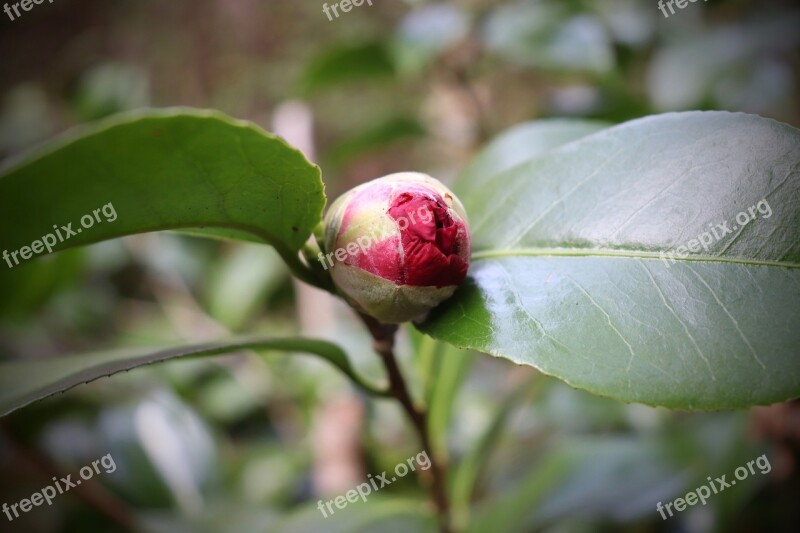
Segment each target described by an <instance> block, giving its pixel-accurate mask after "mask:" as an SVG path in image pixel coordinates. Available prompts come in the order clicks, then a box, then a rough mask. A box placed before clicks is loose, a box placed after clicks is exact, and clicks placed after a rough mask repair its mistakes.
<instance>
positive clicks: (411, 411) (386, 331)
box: [359, 313, 453, 533]
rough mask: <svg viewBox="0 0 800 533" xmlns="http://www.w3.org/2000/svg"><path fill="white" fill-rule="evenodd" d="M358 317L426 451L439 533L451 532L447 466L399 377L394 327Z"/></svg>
mask: <svg viewBox="0 0 800 533" xmlns="http://www.w3.org/2000/svg"><path fill="white" fill-rule="evenodd" d="M359 314H360V313H359ZM360 316H361V320H363V322H364V324H366V326H367V329H369V332H370V333H371V334H372V338H373V339H374V349H375V351H376V352H377V353H378V355H380V356H381V359H382V360H383V365H384V366H385V367H386V373H387V375H388V377H389V394H390V395H392V396H394V397H395V398H396V399H397V400H398V401H399V402H400V405H402V406H403V409H404V410H405V412H406V415H408V418H409V419H410V420H411V423H412V425H413V426H414V429H415V431H416V432H417V436H418V437H419V440H420V442H421V443H422V448H423V449H424V450H425V451H426V452H427V453H428V458H429V459H430V463H431V466H430V469H429V472H430V485H429V490H430V492H431V497H432V499H433V503H434V505H435V506H436V511H437V515H438V518H439V531H441V533H451V532H452V531H453V530H452V528H451V525H450V501H449V499H448V496H447V479H446V478H447V469H446V466H445V465H444V463H443V462H441V461H440V460H439V458H438V457H437V455H436V453H435V450H434V448H433V445H432V442H431V436H430V432H429V431H428V413H427V410H426V409H425V408H421V407H418V406H415V405H414V401H413V400H412V399H411V395H410V394H409V392H408V387H407V386H406V382H405V378H403V374H402V373H401V372H400V367H399V365H398V364H397V359H396V358H395V355H394V337H395V333H396V332H397V326H396V325H385V324H380V323H379V322H378V321H376V320H375V319H374V318H372V317H369V316H366V315H364V314H360Z"/></svg>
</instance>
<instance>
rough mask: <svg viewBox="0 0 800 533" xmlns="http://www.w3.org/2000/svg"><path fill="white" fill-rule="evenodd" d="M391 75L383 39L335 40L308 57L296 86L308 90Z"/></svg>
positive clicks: (389, 76)
mask: <svg viewBox="0 0 800 533" xmlns="http://www.w3.org/2000/svg"><path fill="white" fill-rule="evenodd" d="M394 75H395V66H394V62H393V60H392V57H391V53H390V51H389V48H388V46H387V45H386V44H385V43H384V42H382V41H368V42H363V43H355V44H338V45H336V46H334V47H332V48H330V49H327V50H325V51H324V52H322V53H321V54H319V55H317V56H316V57H314V58H313V59H312V60H311V62H310V63H309V64H308V67H307V68H306V70H305V72H304V73H303V77H302V80H301V82H300V87H301V90H302V91H304V92H307V93H311V92H316V91H320V90H323V89H328V88H330V87H335V86H337V85H341V84H344V83H351V82H355V81H364V80H370V81H371V80H383V79H386V78H391V77H392V76H394Z"/></svg>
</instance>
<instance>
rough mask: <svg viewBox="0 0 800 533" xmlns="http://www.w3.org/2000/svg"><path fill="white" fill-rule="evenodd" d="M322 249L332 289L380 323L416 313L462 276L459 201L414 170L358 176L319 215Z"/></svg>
mask: <svg viewBox="0 0 800 533" xmlns="http://www.w3.org/2000/svg"><path fill="white" fill-rule="evenodd" d="M325 248H326V250H327V252H328V253H327V261H328V262H327V263H325V267H326V268H328V267H330V271H331V277H332V278H333V282H334V284H335V285H336V287H337V289H338V290H339V291H340V292H341V293H342V295H343V296H344V297H345V298H347V299H348V300H349V301H350V303H351V304H353V305H354V306H355V307H356V308H358V309H359V310H361V311H363V312H365V313H367V314H369V315H371V316H374V317H375V318H377V319H378V320H380V321H382V322H386V323H400V322H405V321H408V320H414V319H419V318H421V317H423V316H424V315H425V314H426V313H427V312H428V311H429V310H431V309H432V308H434V307H435V306H437V305H438V304H439V303H441V302H442V301H443V300H445V299H447V298H449V297H450V296H451V295H452V294H453V292H455V290H456V288H457V287H458V286H459V285H460V284H461V283H462V282H463V281H464V278H465V277H466V275H467V268H468V266H469V257H470V251H471V249H470V235H469V227H468V225H467V217H466V213H465V211H464V207H463V206H462V205H461V202H460V201H459V200H458V198H456V197H455V195H454V194H453V193H452V192H451V191H450V190H449V189H448V188H447V187H445V186H444V185H442V184H441V183H440V182H439V181H437V180H435V179H433V178H431V177H430V176H427V175H425V174H419V173H414V172H403V173H399V174H391V175H389V176H385V177H383V178H378V179H376V180H373V181H370V182H367V183H364V184H363V185H360V186H358V187H356V188H354V189H352V190H351V191H349V192H348V193H346V194H344V195H343V196H341V197H340V198H339V199H337V200H336V201H335V202H334V203H333V204H332V205H331V207H330V209H329V210H328V213H327V214H326V216H325Z"/></svg>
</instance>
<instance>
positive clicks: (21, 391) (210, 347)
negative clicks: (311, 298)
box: [0, 337, 385, 416]
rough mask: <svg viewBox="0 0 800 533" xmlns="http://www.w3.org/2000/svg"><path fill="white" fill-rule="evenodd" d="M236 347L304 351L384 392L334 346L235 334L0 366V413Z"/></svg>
mask: <svg viewBox="0 0 800 533" xmlns="http://www.w3.org/2000/svg"><path fill="white" fill-rule="evenodd" d="M238 350H259V351H260V350H279V351H291V352H305V353H310V354H313V355H317V356H319V357H322V358H323V359H326V360H327V361H328V362H329V363H331V364H332V365H333V366H335V367H336V368H338V369H339V370H341V371H342V372H344V373H345V374H346V375H347V376H348V377H349V378H350V379H352V380H353V382H354V383H356V384H357V385H358V386H359V387H361V388H363V389H364V390H365V391H367V392H369V393H370V394H374V395H378V396H384V395H385V392H384V391H383V390H381V389H379V388H378V387H375V386H373V385H371V384H369V383H367V382H366V381H364V380H363V379H361V378H360V377H359V376H358V375H357V374H356V373H355V371H354V370H353V368H352V366H351V365H350V362H349V360H348V359H347V355H346V354H345V353H344V352H343V351H342V350H341V348H339V347H338V346H336V345H335V344H332V343H329V342H326V341H321V340H314V339H302V338H288V339H269V338H258V337H240V338H234V339H229V340H224V341H217V342H208V343H202V344H191V345H186V346H179V347H173V348H142V347H137V348H123V349H116V350H110V351H103V352H95V353H88V354H82V355H72V356H60V357H55V358H50V359H39V360H34V361H18V362H11V363H4V364H2V365H0V416H5V415H7V414H9V413H11V412H12V411H15V410H17V409H19V408H21V407H24V406H26V405H28V404H29V403H31V402H33V401H36V400H41V399H42V398H46V397H48V396H51V395H53V394H55V393H57V392H63V391H65V390H67V389H71V388H72V387H75V386H76V385H80V384H81V383H87V382H89V381H93V380H95V379H98V378H101V377H104V376H110V375H112V374H116V373H117V372H121V371H123V370H130V369H132V368H136V367H138V366H142V365H148V364H152V363H157V362H161V361H167V360H170V359H175V358H178V357H192V358H197V357H206V356H210V355H219V354H222V353H226V352H234V351H238Z"/></svg>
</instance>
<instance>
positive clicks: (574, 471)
mask: <svg viewBox="0 0 800 533" xmlns="http://www.w3.org/2000/svg"><path fill="white" fill-rule="evenodd" d="M670 451H671V450H670V445H669V443H668V442H667V440H666V439H663V438H661V439H655V438H651V439H641V438H631V437H618V436H615V437H605V436H603V437H592V436H586V435H583V436H580V437H579V438H574V437H573V438H569V439H563V440H559V441H557V442H556V443H555V444H554V445H552V446H551V447H550V449H548V451H547V453H545V454H544V456H543V457H541V458H540V459H539V460H538V461H536V462H535V464H534V465H533V467H532V468H530V469H528V471H527V472H524V473H523V474H522V476H520V477H521V479H519V480H518V482H517V483H514V484H513V486H512V487H511V488H510V489H508V490H503V491H497V490H495V491H492V493H493V494H494V495H493V496H492V498H491V499H490V500H489V501H487V502H485V503H484V504H483V505H482V506H481V507H480V508H479V511H478V513H477V516H476V519H475V520H474V521H473V522H472V523H471V524H470V528H469V529H468V531H476V532H477V531H486V529H487V528H489V527H492V528H496V529H497V530H498V531H529V530H531V529H535V527H536V526H538V527H541V526H542V525H543V524H550V523H558V522H559V521H560V520H566V519H568V518H569V517H574V516H576V515H578V516H581V517H591V518H595V517H603V518H613V519H615V520H616V521H618V522H619V521H625V520H631V519H633V518H640V517H642V516H645V515H647V514H649V513H655V512H656V509H655V504H656V502H658V501H669V497H671V496H673V495H677V494H676V493H677V492H678V491H679V490H680V488H681V487H682V486H684V485H685V484H686V481H688V477H689V476H688V475H687V474H686V473H685V472H681V470H680V469H679V468H678V467H677V465H676V462H677V461H675V460H674V459H673V458H671V457H670ZM515 468H516V469H519V466H515ZM534 524H535V525H534Z"/></svg>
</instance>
